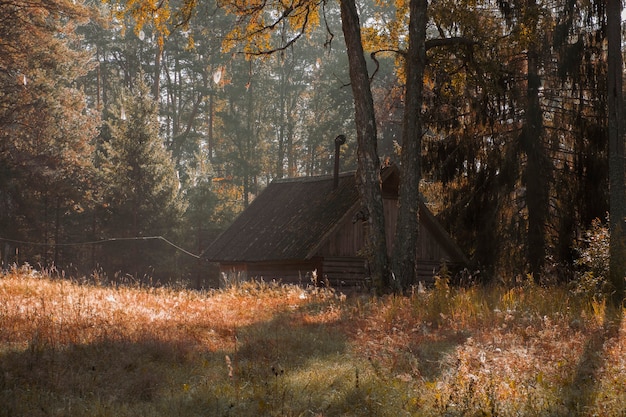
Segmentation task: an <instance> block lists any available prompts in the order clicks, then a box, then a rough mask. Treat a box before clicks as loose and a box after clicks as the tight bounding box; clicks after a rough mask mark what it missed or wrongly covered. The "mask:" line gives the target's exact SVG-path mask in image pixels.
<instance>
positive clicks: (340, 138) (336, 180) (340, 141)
mask: <svg viewBox="0 0 626 417" xmlns="http://www.w3.org/2000/svg"><path fill="white" fill-rule="evenodd" d="M344 143H346V136H345V135H339V136H337V137H336V138H335V176H334V178H333V180H334V181H333V189H336V188H337V187H338V186H339V148H341V145H343V144H344Z"/></svg>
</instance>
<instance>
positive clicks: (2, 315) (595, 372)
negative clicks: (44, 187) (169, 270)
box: [0, 270, 626, 416]
mask: <svg viewBox="0 0 626 417" xmlns="http://www.w3.org/2000/svg"><path fill="white" fill-rule="evenodd" d="M619 313H620V314H617V313H615V312H612V311H609V309H607V307H606V306H605V305H604V303H602V302H598V301H594V300H585V299H581V298H576V297H574V296H573V295H571V293H570V292H568V291H567V289H565V288H543V287H540V286H536V285H533V284H532V283H526V284H524V285H523V286H521V287H518V288H513V289H509V288H502V287H496V286H494V287H486V288H482V287H472V288H455V287H451V286H449V285H448V284H447V282H445V280H439V281H438V282H437V285H436V286H435V288H434V289H432V290H427V291H425V292H416V293H415V294H412V295H411V296H407V297H399V296H388V297H383V298H370V297H368V296H351V297H348V298H347V299H346V298H345V297H343V296H341V295H339V294H337V293H335V292H334V291H332V290H325V291H319V290H312V289H301V288H298V287H291V286H280V285H273V284H244V285H242V286H240V287H237V288H233V289H229V290H221V291H212V292H194V291H185V290H176V289H172V288H132V287H119V288H114V287H105V286H94V285H88V284H80V283H77V282H72V281H70V280H55V279H51V278H48V277H46V276H41V275H39V274H37V273H35V272H33V271H29V270H23V271H12V272H10V273H7V274H5V275H4V276H0V405H2V406H0V416H258V415H267V416H344V415H345V416H368V415H371V416H403V415H405V416H422V415H424V416H429V415H432V416H436V415H449V416H466V415H493V416H519V415H522V416H526V415H528V416H535V415H546V416H569V415H580V416H587V415H588V416H592V415H602V416H623V415H624V410H626V325H625V324H624V321H622V320H621V317H622V315H623V311H620V312H619Z"/></svg>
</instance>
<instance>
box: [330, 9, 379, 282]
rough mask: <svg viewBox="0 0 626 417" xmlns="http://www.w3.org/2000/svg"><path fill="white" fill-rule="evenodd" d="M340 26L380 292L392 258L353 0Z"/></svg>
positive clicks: (360, 178)
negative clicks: (387, 238) (345, 49)
mask: <svg viewBox="0 0 626 417" xmlns="http://www.w3.org/2000/svg"><path fill="white" fill-rule="evenodd" d="M341 25H342V29H343V33H344V37H345V41H346V48H347V53H348V64H349V67H350V83H351V86H352V94H353V96H354V108H355V122H356V130H357V144H358V146H357V160H358V166H357V183H358V184H359V193H360V195H361V200H362V202H363V204H364V206H365V208H366V209H367V211H368V214H369V219H368V226H369V227H368V258H369V263H370V273H371V278H372V282H373V284H374V287H375V288H376V290H377V291H378V292H379V293H382V292H384V291H386V290H387V289H388V288H389V261H388V257H387V243H386V238H385V216H384V211H383V198H382V193H381V188H380V184H381V179H380V163H379V161H378V153H377V152H378V151H377V146H376V139H377V133H376V118H375V114H374V100H373V98H372V91H371V89H370V82H369V76H368V73H367V65H366V62H365V57H364V55H363V45H362V44H361V27H360V23H359V16H358V12H357V9H356V4H355V1H354V0H341Z"/></svg>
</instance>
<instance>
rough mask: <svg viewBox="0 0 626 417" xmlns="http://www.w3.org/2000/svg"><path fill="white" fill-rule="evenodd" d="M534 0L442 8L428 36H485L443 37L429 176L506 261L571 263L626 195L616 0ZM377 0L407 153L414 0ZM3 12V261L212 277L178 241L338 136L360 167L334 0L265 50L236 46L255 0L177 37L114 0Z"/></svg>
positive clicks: (389, 124) (384, 147) (20, 5)
mask: <svg viewBox="0 0 626 417" xmlns="http://www.w3.org/2000/svg"><path fill="white" fill-rule="evenodd" d="M533 4H534V6H535V7H534V8H533V13H525V12H524V10H525V6H524V4H522V2H520V4H517V3H516V2H515V1H513V2H510V3H509V2H506V1H503V0H497V1H445V0H443V1H433V2H431V5H430V8H429V13H430V16H429V24H428V31H427V38H430V39H441V38H446V39H453V38H458V39H461V38H462V39H470V40H471V42H457V43H451V44H450V45H447V46H445V47H441V48H432V49H429V52H428V66H427V68H426V73H425V77H424V81H425V91H424V98H425V99H424V104H423V109H422V112H423V114H424V121H425V126H424V127H425V131H426V134H425V135H424V137H423V139H422V141H423V143H422V145H423V149H422V158H423V169H422V180H421V185H420V187H421V192H422V194H423V195H424V198H425V199H426V201H427V203H428V205H429V207H430V208H431V209H432V210H433V211H434V212H435V213H436V214H437V215H438V217H439V219H440V220H441V222H442V224H443V226H444V227H445V228H446V229H447V230H448V231H449V232H450V234H451V235H452V236H453V237H454V238H455V239H456V240H457V242H458V243H459V245H460V246H461V248H462V249H463V250H464V251H465V252H466V253H467V254H468V256H469V257H470V258H471V259H472V261H473V262H474V267H475V268H477V269H480V270H481V272H482V273H481V276H482V277H484V279H487V280H488V279H496V278H502V277H515V276H519V275H523V274H525V273H526V272H528V271H530V270H533V271H537V270H542V271H545V272H546V276H550V277H552V278H553V279H557V280H561V281H567V280H569V279H571V278H572V277H573V273H574V272H575V269H576V263H577V262H576V261H577V259H578V258H579V256H580V253H579V251H578V249H577V248H579V247H580V246H581V244H582V243H581V242H583V241H584V240H585V238H586V236H587V235H586V234H585V231H586V230H587V229H589V228H591V226H592V222H594V220H595V219H600V220H601V221H605V220H606V218H607V211H608V209H609V206H608V204H609V195H608V174H609V171H608V139H607V137H608V135H607V84H606V83H607V70H606V69H607V62H606V50H607V42H606V12H605V9H604V7H605V6H604V2H602V1H596V0H591V2H573V1H569V0H557V1H546V2H542V3H534V2H533ZM359 8H360V9H359V10H360V15H361V20H362V25H363V33H364V46H365V49H366V51H367V54H368V65H370V70H371V71H370V73H371V75H372V80H371V83H372V91H373V93H374V102H375V103H374V104H375V109H376V116H377V123H378V132H379V143H378V153H379V156H380V157H381V164H383V163H395V162H397V161H398V160H399V153H400V152H401V149H400V146H399V145H398V143H399V142H400V134H401V118H402V110H403V98H404V97H403V94H404V93H403V92H404V76H405V74H404V71H403V66H402V65H401V63H400V62H401V59H402V54H401V53H398V52H394V51H396V50H400V49H402V48H403V46H405V45H403V43H404V42H405V38H406V36H405V34H404V32H403V31H404V30H405V29H403V27H404V24H405V23H406V20H403V16H398V10H401V8H396V7H394V5H392V4H378V3H377V2H373V1H369V0H368V1H363V2H361V4H360V5H359ZM0 16H1V17H0V39H2V40H3V41H2V42H0V254H1V261H2V265H3V267H5V268H6V267H10V266H11V265H13V264H17V265H20V264H23V263H25V262H27V263H29V264H30V265H33V266H35V267H37V268H51V269H53V270H56V271H58V272H62V271H63V272H64V273H66V274H70V275H87V276H89V275H94V274H95V275H97V276H100V277H107V278H108V279H115V277H117V278H118V279H121V278H124V277H127V278H132V279H134V280H139V281H144V280H152V281H153V282H165V281H170V280H175V281H183V282H187V283H189V284H190V285H192V286H195V287H201V286H209V285H214V284H215V282H214V281H213V275H212V272H211V271H212V267H211V265H209V264H208V263H207V262H205V261H204V260H202V259H201V258H200V259H196V258H195V257H194V256H190V255H189V254H188V253H185V252H184V251H181V250H179V249H178V248H176V247H174V246H173V245H170V244H169V243H168V242H172V243H175V244H176V245H178V246H179V247H180V248H183V249H185V250H186V251H188V252H190V253H192V254H196V255H199V254H201V253H202V251H203V249H204V248H205V247H206V246H207V245H208V243H209V242H210V241H211V240H212V239H214V238H215V237H216V236H217V234H218V233H219V232H220V231H221V230H224V228H225V227H227V226H228V225H229V224H230V222H232V220H233V219H234V218H235V216H236V215H237V214H238V213H239V212H240V211H241V210H243V209H244V208H245V207H246V206H247V205H248V204H249V203H250V202H251V201H252V200H253V199H254V197H255V196H256V195H258V193H259V192H261V191H262V190H263V188H264V187H265V186H266V185H267V184H268V183H269V182H270V181H272V180H273V179H275V178H282V177H295V176H310V175H319V174H329V173H331V172H332V169H333V146H334V142H333V139H334V138H335V137H336V136H337V135H338V134H345V135H346V136H347V137H348V142H347V144H346V146H344V147H343V148H342V162H341V164H342V169H343V170H351V169H355V168H356V160H355V158H356V149H355V148H356V142H355V139H354V131H355V126H354V108H353V99H352V92H351V89H350V86H349V82H350V77H349V74H348V64H347V57H346V53H345V45H344V41H343V39H342V36H341V23H340V17H339V7H338V5H337V4H334V3H333V2H328V3H327V4H326V6H325V13H324V19H323V22H321V24H320V25H319V26H317V27H316V29H315V30H312V31H311V33H309V34H307V36H303V37H301V38H300V39H298V41H297V42H294V43H293V44H291V46H289V47H288V48H286V49H284V50H282V51H279V52H276V53H274V54H268V55H259V56H250V55H248V54H246V53H245V52H246V51H245V50H244V49H243V46H242V47H241V48H239V49H238V47H237V45H236V44H235V45H232V44H231V45H228V46H229V48H228V49H227V48H225V40H226V39H227V35H229V34H231V30H232V28H233V27H235V24H236V20H237V17H236V16H233V15H229V14H227V13H226V12H225V11H224V10H222V9H221V8H220V7H219V5H218V4H217V3H216V2H214V1H212V0H207V1H204V2H202V3H200V4H199V5H198V6H197V8H196V11H195V14H194V18H193V19H192V20H190V21H189V22H188V23H187V24H184V25H180V26H172V27H170V28H169V29H168V31H167V34H166V35H165V36H162V34H163V30H162V29H159V31H158V32H157V30H156V29H155V27H154V25H155V24H156V23H158V19H157V20H155V21H154V22H156V23H154V22H152V23H147V24H144V25H143V26H141V29H135V28H136V27H137V26H136V25H135V23H136V22H135V21H133V18H132V16H131V15H127V14H124V13H117V12H116V9H115V6H112V5H108V4H103V3H100V2H88V3H85V4H82V3H80V2H72V3H70V2H64V1H58V0H36V1H34V2H28V3H26V2H21V1H17V0H6V1H0ZM16 28H19V29H20V30H16ZM272 36H277V37H282V38H283V39H290V38H291V37H293V36H294V34H293V33H291V32H290V31H289V29H288V28H287V27H285V28H284V30H280V28H278V30H276V31H275V32H274V33H273V35H272ZM371 53H373V55H372V56H371V57H370V54H371ZM531 84H532V85H531ZM530 87H535V88H530ZM531 116H532V117H533V118H534V119H533V120H535V123H533V124H529V123H527V121H528V120H529V117H531ZM529 126H531V127H532V129H534V130H533V131H532V132H530V134H529V132H528V129H529V128H531V127H529ZM529 138H532V140H531V139H529ZM312 198H314V196H312ZM596 226H597V223H596ZM138 237H139V238H141V239H135V238H138ZM156 237H162V238H164V239H156ZM113 238H114V240H111V239H113ZM166 240H167V241H166Z"/></svg>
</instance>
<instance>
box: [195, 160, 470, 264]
mask: <svg viewBox="0 0 626 417" xmlns="http://www.w3.org/2000/svg"><path fill="white" fill-rule="evenodd" d="M381 176H382V180H383V187H382V189H383V190H382V191H383V195H387V196H390V195H394V194H395V196H397V190H398V180H399V174H398V170H397V168H396V167H393V166H392V167H388V168H385V169H383V171H382V173H381ZM333 182H334V181H333V176H332V175H328V176H317V177H299V178H291V179H279V180H274V181H273V182H272V183H270V184H269V185H268V186H267V187H266V188H265V190H263V192H262V193H261V194H260V195H259V196H257V197H256V198H255V199H254V200H253V201H252V203H251V204H250V206H248V208H247V209H246V210H244V211H243V212H242V213H241V214H240V215H239V216H238V217H237V218H236V219H235V221H234V222H233V224H232V225H231V226H230V227H229V228H228V229H226V231H224V232H223V233H222V234H221V235H220V236H219V237H218V238H217V239H216V240H215V241H214V242H213V243H211V245H210V246H209V247H208V248H207V249H206V250H205V251H204V256H205V258H206V259H208V260H209V261H216V262H256V261H277V260H281V261H282V260H304V259H311V258H312V257H313V256H315V254H316V253H317V251H318V250H319V248H320V247H321V246H322V245H323V243H324V242H325V241H326V240H327V239H328V237H329V236H331V235H332V234H333V232H334V231H335V230H336V229H337V228H338V227H339V225H340V224H341V223H342V220H343V219H345V217H346V216H352V215H353V214H354V213H356V211H357V210H359V209H360V208H361V203H360V199H359V193H358V189H357V184H356V175H355V173H354V172H349V173H343V174H340V175H339V182H338V186H337V188H333ZM420 218H421V223H422V224H423V225H424V226H426V227H428V228H429V229H430V230H431V233H432V234H433V235H434V236H436V238H437V240H438V241H439V243H440V244H442V245H443V246H444V247H445V248H446V249H447V250H448V252H449V253H450V254H451V255H453V256H454V257H455V258H456V259H455V260H456V261H461V262H464V263H467V258H466V257H465V255H464V254H463V252H462V251H461V250H460V248H459V247H458V246H457V245H456V243H455V242H454V241H453V240H452V239H451V238H450V236H449V235H448V233H447V232H446V231H445V230H444V229H443V227H442V226H441V225H440V224H439V222H438V221H437V220H436V218H435V216H434V215H433V214H432V213H431V212H430V210H428V208H427V207H426V206H425V205H424V204H423V203H421V204H420Z"/></svg>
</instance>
